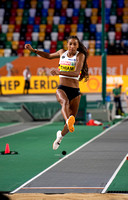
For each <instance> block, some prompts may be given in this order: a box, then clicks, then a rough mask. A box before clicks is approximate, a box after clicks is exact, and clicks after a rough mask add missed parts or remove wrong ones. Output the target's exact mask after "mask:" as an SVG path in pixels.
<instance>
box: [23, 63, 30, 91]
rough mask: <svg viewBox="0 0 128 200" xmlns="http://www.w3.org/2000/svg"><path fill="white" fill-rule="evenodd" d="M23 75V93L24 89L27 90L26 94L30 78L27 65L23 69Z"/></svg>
mask: <svg viewBox="0 0 128 200" xmlns="http://www.w3.org/2000/svg"><path fill="white" fill-rule="evenodd" d="M23 76H24V80H25V84H24V92H23V93H24V94H25V91H26V90H27V94H28V92H29V89H30V79H31V72H30V69H29V67H26V69H25V70H24V71H23Z"/></svg>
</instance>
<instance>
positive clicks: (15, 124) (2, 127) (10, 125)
mask: <svg viewBox="0 0 128 200" xmlns="http://www.w3.org/2000/svg"><path fill="white" fill-rule="evenodd" d="M1 123H2V122H1ZM3 123H4V122H3ZM19 124H22V123H21V122H19V123H14V124H9V125H6V126H1V127H0V129H4V128H7V127H8V128H9V127H12V126H17V125H19Z"/></svg>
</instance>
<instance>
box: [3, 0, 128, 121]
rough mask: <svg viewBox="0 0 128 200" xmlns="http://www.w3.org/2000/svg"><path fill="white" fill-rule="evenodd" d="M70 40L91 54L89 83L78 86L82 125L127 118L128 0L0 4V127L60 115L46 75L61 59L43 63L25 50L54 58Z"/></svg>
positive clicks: (8, 0)
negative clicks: (76, 40)
mask: <svg viewBox="0 0 128 200" xmlns="http://www.w3.org/2000/svg"><path fill="white" fill-rule="evenodd" d="M102 3H103V4H104V7H105V9H104V13H102ZM103 15H104V18H105V24H104V38H103V41H104V49H103V50H104V53H105V54H106V62H105V63H104V66H103V64H102V47H103V46H102V45H103V43H102V37H103V24H102V23H103V22H102V18H103ZM70 35H77V36H78V38H79V40H80V41H82V43H83V44H84V45H85V46H86V48H87V49H88V53H89V58H88V67H89V75H90V78H89V81H88V82H87V83H84V82H80V89H81V93H82V98H81V101H84V106H83V107H81V106H80V107H81V109H82V110H83V109H84V110H85V113H86V114H85V113H84V121H87V118H88V117H89V116H90V114H91V118H94V119H98V120H107V121H111V120H112V119H114V118H115V117H117V118H119V117H123V116H124V115H126V114H127V107H128V91H127V88H128V81H127V76H128V64H127V58H128V57H127V55H128V0H104V1H103V2H102V1H101V0H74V1H72V0H30V1H27V0H0V112H1V117H0V118H1V119H0V120H1V122H2V121H26V120H28V121H29V120H51V119H52V118H53V116H54V115H55V114H56V113H57V112H58V111H59V109H60V106H59V105H58V103H57V101H56V96H55V93H56V89H57V87H58V81H59V79H58V77H52V76H51V75H50V69H51V68H57V67H58V61H59V60H58V59H55V60H52V61H49V60H46V59H43V58H41V57H39V56H37V55H36V54H34V53H30V52H29V51H28V50H27V49H24V45H25V44H26V43H30V44H31V45H32V47H33V48H34V49H38V50H42V51H45V52H48V53H54V52H56V51H57V50H59V49H62V48H64V49H65V50H66V49H67V41H66V40H67V38H68V36H70ZM103 68H106V75H105V79H106V84H105V87H104V88H103V87H102V82H103V74H102V71H103ZM103 90H105V91H104V92H105V102H103V98H102V93H103ZM82 99H83V100H82ZM53 104H54V106H53ZM40 109H42V112H41V113H40ZM12 112H13V113H15V114H14V115H12V114H11V113H12ZM19 113H20V114H19ZM79 113H80V115H81V112H80V111H79ZM79 113H78V114H79ZM98 113H99V114H98ZM82 115H83V114H82ZM4 116H5V117H4ZM10 116H11V117H10ZM12 116H15V117H12Z"/></svg>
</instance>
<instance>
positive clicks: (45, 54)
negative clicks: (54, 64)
mask: <svg viewBox="0 0 128 200" xmlns="http://www.w3.org/2000/svg"><path fill="white" fill-rule="evenodd" d="M25 49H28V50H29V51H31V52H33V53H36V54H38V55H39V56H41V57H43V58H47V59H54V58H60V56H61V54H62V53H63V52H64V50H63V49H60V50H59V51H57V52H55V53H51V54H50V53H46V52H43V51H39V50H37V49H33V48H32V46H31V45H30V44H25Z"/></svg>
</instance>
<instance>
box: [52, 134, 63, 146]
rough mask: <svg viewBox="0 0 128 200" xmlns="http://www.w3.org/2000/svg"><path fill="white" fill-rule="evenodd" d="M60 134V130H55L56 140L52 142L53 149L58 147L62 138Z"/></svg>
mask: <svg viewBox="0 0 128 200" xmlns="http://www.w3.org/2000/svg"><path fill="white" fill-rule="evenodd" d="M62 138H63V137H62V135H61V131H57V134H56V140H55V141H54V143H53V150H56V149H58V147H59V146H60V143H61V140H62Z"/></svg>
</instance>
